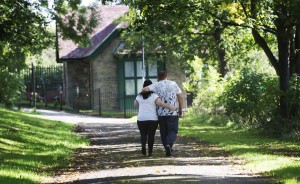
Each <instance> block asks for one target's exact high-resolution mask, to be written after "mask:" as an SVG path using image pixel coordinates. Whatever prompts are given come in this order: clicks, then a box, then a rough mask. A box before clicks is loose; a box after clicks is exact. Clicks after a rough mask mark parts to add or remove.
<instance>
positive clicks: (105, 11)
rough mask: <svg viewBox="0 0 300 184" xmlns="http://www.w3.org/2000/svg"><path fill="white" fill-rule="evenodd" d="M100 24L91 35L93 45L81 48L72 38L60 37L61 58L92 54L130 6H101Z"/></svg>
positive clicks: (66, 58) (82, 56)
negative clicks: (64, 38)
mask: <svg viewBox="0 0 300 184" xmlns="http://www.w3.org/2000/svg"><path fill="white" fill-rule="evenodd" d="M99 9H100V19H101V21H100V24H99V25H98V26H97V27H96V28H95V31H94V33H93V34H92V35H91V46H89V47H86V48H81V47H79V45H77V44H75V43H74V42H72V41H71V40H62V39H59V56H60V60H68V59H78V58H84V57H88V56H89V55H91V54H92V53H93V52H94V51H95V50H96V49H97V48H98V47H99V46H100V45H101V44H102V43H103V42H104V41H105V39H106V38H107V36H109V35H110V34H111V33H112V32H113V31H114V30H115V29H116V28H117V26H118V25H117V24H115V23H114V22H113V21H114V20H115V19H117V18H119V17H120V16H121V15H123V14H125V13H127V12H128V11H129V8H128V7H127V6H124V5H115V6H100V7H99Z"/></svg>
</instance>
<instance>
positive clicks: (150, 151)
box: [148, 149, 153, 157]
mask: <svg viewBox="0 0 300 184" xmlns="http://www.w3.org/2000/svg"><path fill="white" fill-rule="evenodd" d="M152 155H153V151H152V149H149V153H148V156H149V157H152Z"/></svg>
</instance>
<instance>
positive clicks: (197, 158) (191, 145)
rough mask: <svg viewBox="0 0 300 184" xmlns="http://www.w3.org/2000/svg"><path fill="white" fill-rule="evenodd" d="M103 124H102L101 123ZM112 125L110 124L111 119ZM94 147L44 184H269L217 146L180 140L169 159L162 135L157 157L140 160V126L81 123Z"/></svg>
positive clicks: (157, 147)
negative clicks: (244, 168)
mask: <svg viewBox="0 0 300 184" xmlns="http://www.w3.org/2000/svg"><path fill="white" fill-rule="evenodd" d="M102 120H103V119H102ZM107 120H108V121H109V119H107ZM78 134H80V135H83V136H86V137H88V138H89V140H90V143H91V144H90V146H88V147H85V148H82V149H78V150H76V153H75V154H74V156H73V158H72V165H70V166H69V167H67V168H57V170H55V171H54V173H55V175H54V176H53V177H52V178H50V177H49V178H45V180H44V183H80V184H84V183H208V184H210V183H225V184H226V183H228V184H229V183H241V184H242V183H243V184H247V183H253V184H254V183H255V184H259V183H268V181H269V178H267V177H260V176H255V175H254V174H253V173H251V172H250V171H246V170H243V169H242V165H243V162H242V161H241V160H240V159H237V158H234V157H232V156H230V155H229V154H228V153H227V152H226V151H224V150H222V149H220V148H219V147H218V146H215V145H212V144H209V143H207V142H201V141H197V140H195V139H192V138H187V137H181V136H180V135H179V137H178V139H177V140H176V144H175V145H174V152H172V157H166V156H165V152H164V150H163V147H162V146H161V143H160V138H159V132H158V131H157V134H156V135H157V136H156V144H155V146H154V153H153V156H152V157H148V156H143V155H142V154H141V149H140V143H139V132H138V130H137V126H136V124H135V123H128V122H126V123H118V122H117V123H115V124H114V123H112V122H108V123H102V122H100V123H95V122H90V123H88V122H87V123H82V122H81V123H80V132H78Z"/></svg>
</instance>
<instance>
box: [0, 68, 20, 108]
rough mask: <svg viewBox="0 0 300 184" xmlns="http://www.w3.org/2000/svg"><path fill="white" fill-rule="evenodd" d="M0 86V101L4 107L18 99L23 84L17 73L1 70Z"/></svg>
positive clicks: (13, 103) (10, 105)
mask: <svg viewBox="0 0 300 184" xmlns="http://www.w3.org/2000/svg"><path fill="white" fill-rule="evenodd" d="M0 86H1V88H0V103H2V104H4V105H5V106H6V107H12V106H13V105H15V104H16V103H17V102H18V101H19V100H20V98H21V94H22V91H23V89H24V84H23V79H22V77H21V76H20V75H19V74H14V73H11V72H8V71H6V70H2V71H1V72H0Z"/></svg>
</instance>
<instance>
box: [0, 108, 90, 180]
mask: <svg viewBox="0 0 300 184" xmlns="http://www.w3.org/2000/svg"><path fill="white" fill-rule="evenodd" d="M72 130H73V125H71V124H65V123H61V122H58V121H48V120H42V119H37V118H32V117H28V116H26V115H24V114H23V113H22V112H15V111H10V110H6V109H3V108H0V163H1V165H0V183H5V184H10V183H13V184H17V183H22V184H23V183H25V184H26V183H38V182H40V181H41V179H42V177H44V176H46V175H48V174H50V172H51V169H53V168H54V167H60V166H63V165H66V164H69V163H68V160H69V159H70V156H71V154H72V150H73V149H75V148H78V147H81V146H85V145H87V144H88V142H87V140H86V139H84V138H83V137H80V136H78V135H76V134H75V133H73V132H72Z"/></svg>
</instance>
